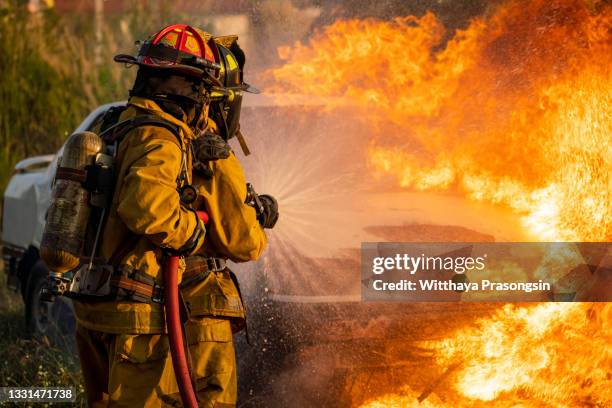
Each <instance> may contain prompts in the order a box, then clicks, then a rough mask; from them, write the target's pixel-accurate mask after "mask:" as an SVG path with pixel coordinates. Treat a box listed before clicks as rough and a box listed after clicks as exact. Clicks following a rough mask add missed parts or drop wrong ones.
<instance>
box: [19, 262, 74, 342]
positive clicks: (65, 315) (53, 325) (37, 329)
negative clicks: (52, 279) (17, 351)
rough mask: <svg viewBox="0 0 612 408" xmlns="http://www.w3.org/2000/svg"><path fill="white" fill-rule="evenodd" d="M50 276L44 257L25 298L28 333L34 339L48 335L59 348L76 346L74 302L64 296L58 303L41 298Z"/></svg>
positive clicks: (36, 264)
mask: <svg viewBox="0 0 612 408" xmlns="http://www.w3.org/2000/svg"><path fill="white" fill-rule="evenodd" d="M48 276H49V270H48V269H47V267H46V266H45V264H44V263H43V261H42V260H38V261H37V262H36V263H35V264H34V266H33V267H32V269H31V271H30V278H29V280H28V288H27V295H26V298H25V318H26V331H27V334H28V336H29V337H30V338H38V339H41V338H43V337H47V339H48V340H49V342H50V343H51V344H53V345H55V346H57V347H59V348H65V349H73V348H74V332H75V330H76V318H75V316H74V309H73V307H72V302H71V301H70V300H69V299H68V298H66V297H63V296H58V297H57V298H56V299H55V301H54V302H45V301H43V300H42V299H41V297H40V291H41V289H42V288H43V286H44V285H45V283H46V281H47V277H48Z"/></svg>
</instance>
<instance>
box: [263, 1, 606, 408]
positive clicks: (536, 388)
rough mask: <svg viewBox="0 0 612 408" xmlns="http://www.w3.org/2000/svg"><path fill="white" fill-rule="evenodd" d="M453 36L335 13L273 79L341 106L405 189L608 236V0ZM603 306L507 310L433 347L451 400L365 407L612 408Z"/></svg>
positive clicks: (523, 10)
mask: <svg viewBox="0 0 612 408" xmlns="http://www.w3.org/2000/svg"><path fill="white" fill-rule="evenodd" d="M448 38H449V37H448V36H447V35H446V33H445V28H444V27H443V25H442V24H441V23H440V22H439V21H438V19H437V18H436V17H435V16H434V15H433V14H431V13H428V14H425V15H424V16H423V17H420V18H417V17H413V16H411V17H404V18H396V19H394V20H393V21H378V20H347V21H337V22H335V23H334V24H332V25H331V26H329V27H327V28H325V29H324V30H322V31H321V32H319V33H318V34H316V35H315V36H313V38H312V39H310V40H309V42H308V43H307V44H296V45H295V46H293V47H285V48H283V49H281V50H280V55H281V57H282V58H284V59H285V64H284V65H282V66H281V67H279V68H277V69H274V70H272V71H271V74H272V76H273V78H274V80H275V82H274V88H275V91H278V92H290V93H297V94H306V95H315V96H319V97H326V98H327V97H341V98H343V99H344V100H349V101H350V105H351V109H355V111H356V112H355V113H357V115H356V116H355V117H356V118H357V119H355V120H360V119H363V121H364V124H365V126H368V127H369V129H370V134H371V135H372V137H371V140H369V141H368V142H369V146H370V147H369V149H368V155H369V157H368V162H369V165H370V166H371V168H372V169H373V170H374V171H376V172H377V173H379V174H380V176H381V177H391V178H394V179H396V180H397V183H398V184H399V185H400V186H402V187H404V188H407V189H413V190H447V191H451V192H453V193H460V194H464V195H465V196H466V197H468V198H469V199H473V200H479V201H487V202H491V203H496V204H500V205H503V206H506V207H508V208H510V209H512V210H513V211H514V212H516V213H517V214H519V215H520V216H521V219H522V222H523V225H524V227H525V229H526V230H527V231H529V232H530V235H532V236H533V238H534V239H536V240H542V241H547V240H550V241H610V239H611V238H612V144H611V135H612V110H611V108H610V107H611V106H612V69H611V67H612V6H611V5H610V3H609V2H601V1H586V0H585V1H581V0H531V1H518V0H509V1H507V2H505V3H504V4H502V5H500V6H497V8H496V9H495V10H491V12H490V13H488V14H487V15H486V16H484V17H481V18H476V19H474V20H473V21H472V22H471V23H470V24H469V26H468V27H467V28H466V29H465V30H460V31H457V32H456V33H454V34H453V35H452V36H451V37H450V39H448ZM335 103H339V102H338V100H336V99H330V100H329V103H328V106H331V107H332V108H333V106H334V104H335ZM344 109H346V107H345V108H344ZM611 313H612V308H611V307H610V305H607V304H600V305H592V304H584V303H583V304H541V305H534V306H531V307H518V306H512V305H508V306H506V307H505V308H504V309H503V310H501V311H500V312H499V314H498V315H496V316H494V317H493V318H490V319H488V320H483V321H481V322H479V323H478V326H477V328H475V329H473V330H471V329H470V330H465V331H461V332H458V333H457V334H456V335H455V336H453V337H451V338H449V339H447V340H444V341H441V342H438V343H435V344H433V347H434V348H435V349H436V350H437V351H438V359H437V364H439V366H440V367H446V366H449V365H452V364H457V362H458V364H459V368H457V369H456V371H455V372H454V374H453V375H452V378H453V388H454V389H455V390H456V392H457V395H458V396H459V397H457V398H454V397H453V396H452V395H449V394H448V393H447V394H446V395H445V398H446V399H445V400H441V399H440V398H438V397H437V396H436V395H435V392H434V394H433V395H432V396H431V398H428V399H427V400H425V401H424V402H423V403H422V404H419V403H418V402H417V396H418V395H419V390H411V389H406V390H395V393H391V394H387V395H385V396H383V397H379V398H376V399H375V400H373V401H370V402H369V403H368V404H367V405H365V406H367V407H370V408H373V407H409V406H415V407H416V406H442V407H456V406H469V407H481V406H519V405H520V406H546V407H548V406H551V407H552V406H555V407H557V406H567V407H573V406H602V407H603V406H611V405H612V395H611V394H610V389H611V388H612V387H611V383H612V378H610V373H609V367H610V364H611V362H612V356H611V354H610V350H611V349H610V346H609V344H610V341H611V340H612V337H611V336H612V328H611V327H610V323H609V322H610V317H611V316H612V314H611ZM504 397H505V398H504ZM500 399H501V400H500ZM502 400H503V401H506V402H507V403H506V404H504V403H502V402H501V401H502ZM529 401H532V402H533V403H530V402H529ZM492 404H495V405H492ZM517 404H518V405H517Z"/></svg>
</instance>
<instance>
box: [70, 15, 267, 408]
mask: <svg viewBox="0 0 612 408" xmlns="http://www.w3.org/2000/svg"><path fill="white" fill-rule="evenodd" d="M115 60H116V61H118V62H123V63H129V64H137V65H138V66H139V68H138V73H137V77H136V81H135V83H134V87H133V88H132V90H131V92H130V99H129V101H128V107H127V109H125V110H124V111H123V112H121V114H120V117H119V121H124V120H126V119H129V118H134V117H137V116H139V115H154V116H156V117H159V118H160V119H162V120H164V121H165V122H167V123H169V124H170V125H172V126H173V128H172V127H170V129H168V128H167V127H162V126H140V127H136V128H134V129H133V130H130V131H129V132H128V133H127V134H126V135H125V136H124V137H123V139H122V140H121V142H120V143H118V145H117V146H118V147H117V151H116V163H115V169H116V171H115V173H116V175H117V180H116V185H115V191H114V195H113V199H112V204H111V206H110V211H109V213H108V215H107V217H106V219H105V223H104V227H103V233H102V236H101V245H100V251H99V256H100V258H101V259H103V260H106V261H107V262H108V263H109V264H110V265H112V266H113V271H114V272H113V276H112V278H111V280H110V282H111V285H113V286H114V287H115V288H116V291H115V293H116V298H115V299H112V300H106V301H99V300H96V301H75V302H74V305H75V314H76V317H77V322H78V325H77V346H78V351H79V356H80V360H81V366H82V371H83V377H84V382H85V389H86V393H87V400H88V404H89V405H90V406H93V407H96V406H114V407H123V406H125V407H138V406H145V407H161V406H177V405H178V406H180V397H179V390H178V388H177V383H176V379H175V376H174V371H173V367H172V360H171V356H170V355H169V347H168V340H167V335H166V334H165V330H166V328H165V322H164V317H163V299H162V297H161V295H160V294H161V293H162V291H161V290H162V287H163V284H164V282H163V280H162V260H163V258H164V256H165V254H167V253H171V254H175V255H176V254H179V255H181V259H180V267H179V282H181V283H180V287H181V294H182V298H183V300H184V304H185V308H184V310H185V314H186V315H187V318H188V320H186V323H185V340H186V343H187V345H188V347H187V348H188V353H187V354H188V355H189V356H190V360H191V368H192V379H193V381H194V384H195V388H196V390H197V394H198V397H199V404H200V406H203V407H213V406H214V407H233V406H235V404H236V397H237V395H236V394H237V386H236V364H235V354H234V348H233V343H232V333H233V330H234V331H236V330H238V329H240V328H241V327H242V326H243V325H244V308H243V305H242V301H241V299H240V296H239V293H238V289H237V286H236V283H235V279H233V278H232V277H233V274H232V273H231V272H230V271H229V269H227V267H226V265H225V261H226V260H227V259H231V260H233V261H249V260H254V259H257V257H259V255H260V254H261V252H262V251H263V248H264V246H265V244H266V236H265V233H264V231H263V227H270V226H273V225H274V223H275V222H276V219H277V218H278V207H277V205H276V202H275V200H274V199H273V198H271V197H269V196H262V197H263V198H261V199H260V198H259V197H256V198H257V200H258V201H259V202H261V203H264V204H262V205H261V206H260V210H255V209H254V208H253V207H251V206H249V205H248V204H247V201H252V200H253V198H254V197H253V196H252V194H251V196H250V198H249V197H247V187H246V180H245V177H244V174H243V172H242V169H241V167H240V164H239V162H238V161H237V159H236V157H235V155H234V154H233V153H232V152H231V151H230V149H229V146H227V145H226V143H224V142H226V141H225V140H221V142H223V143H219V145H220V146H221V150H222V154H219V152H218V151H216V153H215V150H214V149H213V150H212V151H211V149H208V148H203V147H202V146H208V147H209V144H208V142H209V141H210V140H211V137H212V136H211V135H213V134H215V132H217V133H219V132H218V129H217V127H216V125H215V123H214V121H212V120H208V109H209V106H210V101H211V89H213V88H214V87H218V86H221V85H222V83H220V82H219V79H218V78H219V75H220V64H219V63H220V57H219V51H218V49H217V47H216V44H215V42H214V39H213V38H212V37H211V36H210V35H208V34H207V33H204V32H202V31H200V30H198V29H195V28H193V27H190V26H186V25H172V26H169V27H167V28H165V29H163V30H161V31H160V32H158V33H157V34H155V35H154V36H152V37H151V38H150V39H149V40H148V41H146V42H145V43H143V44H142V45H141V47H140V50H139V55H138V56H136V57H132V56H126V55H119V56H117V57H116V58H115ZM111 116H112V115H111ZM107 119H108V118H106V117H105V118H104V120H103V122H102V127H105V126H106V124H105V122H106V121H107ZM111 122H112V120H111ZM207 128H209V129H208V132H205V130H207ZM206 135H208V136H206ZM195 140H200V142H199V144H198V143H194V142H195ZM215 140H216V142H219V140H218V139H215ZM193 145H196V146H199V149H198V152H199V154H198V155H196V154H195V153H196V152H195V151H194V149H193ZM204 150H207V151H208V152H209V153H211V152H212V154H209V155H208V156H206V157H204V156H203V154H202V151H204ZM196 156H197V157H199V158H197V157H196ZM194 158H195V160H196V161H197V162H198V163H200V164H199V165H200V166H204V167H206V168H207V169H208V171H207V172H206V177H201V176H198V175H194V173H193V160H194ZM194 178H196V179H194ZM199 209H205V210H206V211H208V213H209V215H210V218H211V221H210V223H209V225H208V227H206V226H205V225H204V224H203V223H202V222H201V221H200V220H199V218H198V217H197V215H196V212H195V210H199Z"/></svg>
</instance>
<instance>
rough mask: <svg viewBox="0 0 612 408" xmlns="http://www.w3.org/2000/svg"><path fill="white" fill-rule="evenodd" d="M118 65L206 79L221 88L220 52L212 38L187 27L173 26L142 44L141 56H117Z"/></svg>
mask: <svg viewBox="0 0 612 408" xmlns="http://www.w3.org/2000/svg"><path fill="white" fill-rule="evenodd" d="M114 60H115V61H116V62H121V63H126V64H136V65H139V66H146V67H151V68H158V69H172V70H175V71H177V72H179V73H181V74H184V75H188V76H195V77H205V78H208V79H211V80H213V82H214V83H215V84H219V74H220V69H221V65H220V63H219V61H220V56H219V49H218V48H217V45H216V43H215V41H214V39H213V37H212V35H210V34H207V33H205V32H204V31H202V30H199V29H197V28H195V27H191V26H189V25H186V24H173V25H170V26H168V27H166V28H164V29H162V30H161V31H159V32H158V33H156V34H154V35H153V36H151V37H149V39H147V40H146V41H144V42H143V43H141V44H140V49H139V50H138V55H136V56H132V55H126V54H119V55H116V56H115V58H114Z"/></svg>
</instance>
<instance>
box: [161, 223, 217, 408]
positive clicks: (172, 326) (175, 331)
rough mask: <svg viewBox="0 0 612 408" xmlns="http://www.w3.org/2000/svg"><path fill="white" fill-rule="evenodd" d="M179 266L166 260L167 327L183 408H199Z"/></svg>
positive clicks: (174, 258) (176, 261)
mask: <svg viewBox="0 0 612 408" xmlns="http://www.w3.org/2000/svg"><path fill="white" fill-rule="evenodd" d="M197 214H198V217H200V219H201V220H202V221H203V222H204V223H207V222H208V214H206V213H205V212H204V211H198V212H197ZM178 265H179V257H178V256H169V257H167V258H166V264H165V265H164V286H165V293H164V294H165V313H166V326H167V328H168V340H169V342H170V354H171V356H172V367H173V368H174V375H175V376H176V383H177V385H178V388H179V392H180V394H181V400H182V401H183V406H184V407H186V408H197V406H198V401H197V398H196V390H195V389H194V383H193V382H192V378H191V373H190V370H189V364H188V363H187V355H186V354H185V345H184V344H183V326H182V324H181V316H180V311H179V288H178Z"/></svg>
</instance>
